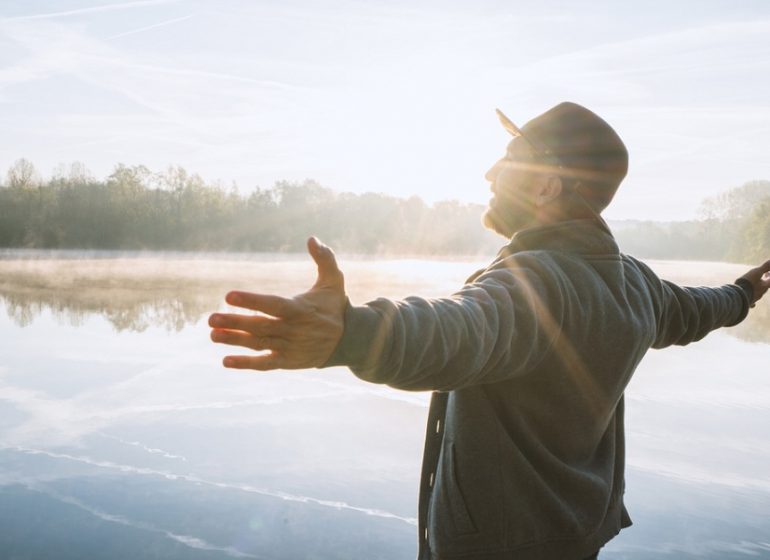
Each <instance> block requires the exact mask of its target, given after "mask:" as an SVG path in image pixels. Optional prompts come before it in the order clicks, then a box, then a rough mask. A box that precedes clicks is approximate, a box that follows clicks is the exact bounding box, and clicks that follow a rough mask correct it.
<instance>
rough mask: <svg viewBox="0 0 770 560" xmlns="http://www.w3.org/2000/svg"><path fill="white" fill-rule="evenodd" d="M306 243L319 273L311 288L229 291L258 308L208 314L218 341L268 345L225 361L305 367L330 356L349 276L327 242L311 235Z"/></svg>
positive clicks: (232, 299) (234, 301) (239, 303)
mask: <svg viewBox="0 0 770 560" xmlns="http://www.w3.org/2000/svg"><path fill="white" fill-rule="evenodd" d="M307 248H308V252H309V253H310V256H311V257H312V258H313V260H314V261H315V263H316V265H317V266H318V278H317V280H316V282H315V284H314V285H313V287H312V288H310V290H309V291H307V292H305V293H303V294H299V295H297V296H295V297H293V298H284V297H279V296H274V295H269V294H254V293H250V292H229V293H228V294H227V296H225V301H227V303H229V304H230V305H234V306H236V307H242V308H244V309H250V310H252V311H257V312H259V313H260V314H259V315H254V314H250V315H243V314H237V313H214V314H212V315H211V316H210V317H209V326H210V327H212V331H211V340H213V341H214V342H220V343H223V344H231V345H234V346H243V347H245V348H250V349H252V350H258V351H262V350H265V351H269V353H263V354H261V355H257V356H254V355H251V356H248V355H247V356H227V357H225V359H224V361H223V364H224V366H225V367H229V368H237V369H256V370H263V371H264V370H271V369H304V368H311V367H320V366H322V365H323V364H324V363H325V362H326V361H327V360H328V359H329V357H330V356H331V354H332V352H333V351H334V348H335V347H336V346H337V343H338V342H339V340H340V338H341V337H342V331H343V327H344V314H345V306H346V304H347V298H346V296H345V281H344V277H343V275H342V272H341V271H340V269H339V268H338V267H337V261H336V259H335V257H334V253H333V252H332V250H331V249H330V248H329V247H327V246H326V245H324V244H322V243H321V242H320V241H318V240H317V239H316V238H315V237H311V238H310V239H308V242H307Z"/></svg>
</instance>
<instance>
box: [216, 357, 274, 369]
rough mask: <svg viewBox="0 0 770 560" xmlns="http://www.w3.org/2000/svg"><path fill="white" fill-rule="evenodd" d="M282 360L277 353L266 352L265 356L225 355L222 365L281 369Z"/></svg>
mask: <svg viewBox="0 0 770 560" xmlns="http://www.w3.org/2000/svg"><path fill="white" fill-rule="evenodd" d="M281 363H282V360H281V358H280V356H276V355H275V354H265V355H264V356H225V359H224V360H222V365H223V366H225V367H226V368H232V369H256V370H258V371H268V370H271V369H280V367H281Z"/></svg>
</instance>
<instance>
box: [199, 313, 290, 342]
mask: <svg viewBox="0 0 770 560" xmlns="http://www.w3.org/2000/svg"><path fill="white" fill-rule="evenodd" d="M209 326H210V327H213V328H215V329H229V330H235V331H246V332H250V333H252V334H254V335H256V336H279V337H280V336H283V335H284V334H285V332H286V328H285V325H284V323H283V322H282V321H279V320H277V319H272V318H270V317H261V316H259V315H241V314H238V313H213V314H212V315H211V316H210V317H209Z"/></svg>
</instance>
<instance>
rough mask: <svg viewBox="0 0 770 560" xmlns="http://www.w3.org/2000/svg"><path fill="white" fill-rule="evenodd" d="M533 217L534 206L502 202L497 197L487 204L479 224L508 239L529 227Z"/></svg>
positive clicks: (519, 202) (518, 202) (517, 202)
mask: <svg viewBox="0 0 770 560" xmlns="http://www.w3.org/2000/svg"><path fill="white" fill-rule="evenodd" d="M533 217H534V205H532V208H530V207H529V206H528V205H526V204H522V202H521V201H516V202H514V201H509V202H507V203H506V202H504V201H503V200H502V199H499V198H497V197H495V198H493V199H492V200H491V201H490V202H489V207H488V208H487V209H486V210H485V211H484V215H483V216H482V218H481V222H482V223H483V224H484V227H486V228H488V229H491V230H492V231H494V232H495V233H497V234H499V235H502V236H503V237H505V238H507V239H510V238H511V237H513V235H514V234H515V233H516V232H519V231H521V230H523V229H526V228H527V227H529V226H530V225H531V223H532V219H533Z"/></svg>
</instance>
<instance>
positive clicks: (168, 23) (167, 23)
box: [107, 13, 195, 39]
mask: <svg viewBox="0 0 770 560" xmlns="http://www.w3.org/2000/svg"><path fill="white" fill-rule="evenodd" d="M194 15H195V14H194V13H193V14H190V15H187V16H182V17H179V18H174V19H169V20H166V21H161V22H159V23H153V24H152V25H145V26H144V27H140V28H138V29H132V30H130V31H124V32H123V33H118V34H117V35H113V36H112V37H107V38H108V39H117V38H118V37H125V36H126V35H134V34H135V33H142V32H143V31H149V30H150V29H155V28H157V27H163V26H166V25H171V24H172V23H177V22H180V21H184V20H186V19H190V18H191V17H193V16H194Z"/></svg>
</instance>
